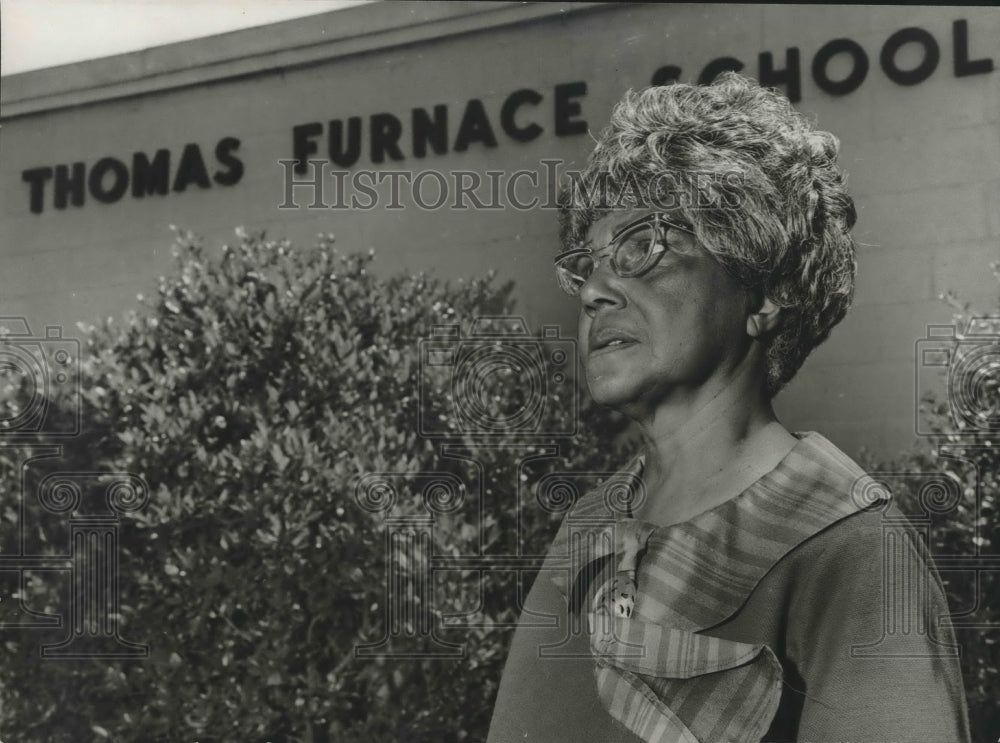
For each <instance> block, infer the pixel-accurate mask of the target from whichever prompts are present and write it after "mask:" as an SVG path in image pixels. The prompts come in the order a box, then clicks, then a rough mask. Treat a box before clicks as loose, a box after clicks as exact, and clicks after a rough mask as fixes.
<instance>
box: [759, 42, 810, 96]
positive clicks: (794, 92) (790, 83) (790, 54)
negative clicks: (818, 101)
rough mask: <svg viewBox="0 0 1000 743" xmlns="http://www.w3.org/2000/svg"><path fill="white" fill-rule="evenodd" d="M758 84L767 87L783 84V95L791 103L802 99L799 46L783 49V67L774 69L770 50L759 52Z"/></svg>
mask: <svg viewBox="0 0 1000 743" xmlns="http://www.w3.org/2000/svg"><path fill="white" fill-rule="evenodd" d="M758 69H759V70H760V74H759V76H758V77H759V79H760V84H761V85H765V86H767V87H769V88H772V87H773V88H776V87H778V86H779V85H784V86H785V95H787V96H788V100H790V101H791V102H792V103H798V102H799V101H801V100H802V71H801V69H800V67H799V48H798V47H796V46H791V47H788V48H787V49H786V50H785V67H784V69H781V70H776V69H774V56H773V55H772V54H771V52H761V53H760V56H759V57H758Z"/></svg>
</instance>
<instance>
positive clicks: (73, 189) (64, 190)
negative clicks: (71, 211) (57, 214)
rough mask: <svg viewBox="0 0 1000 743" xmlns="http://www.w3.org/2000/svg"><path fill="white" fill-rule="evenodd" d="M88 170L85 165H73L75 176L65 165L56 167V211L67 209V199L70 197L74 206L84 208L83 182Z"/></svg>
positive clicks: (54, 200)
mask: <svg viewBox="0 0 1000 743" xmlns="http://www.w3.org/2000/svg"><path fill="white" fill-rule="evenodd" d="M85 175H86V169H85V168H84V165H83V163H73V174H72V175H70V172H69V168H67V167H66V166H65V165H56V180H55V197H54V199H53V202H54V204H55V207H56V209H65V208H66V198H67V197H69V199H70V201H71V203H72V204H73V206H83V186H84V183H83V180H84V177H85Z"/></svg>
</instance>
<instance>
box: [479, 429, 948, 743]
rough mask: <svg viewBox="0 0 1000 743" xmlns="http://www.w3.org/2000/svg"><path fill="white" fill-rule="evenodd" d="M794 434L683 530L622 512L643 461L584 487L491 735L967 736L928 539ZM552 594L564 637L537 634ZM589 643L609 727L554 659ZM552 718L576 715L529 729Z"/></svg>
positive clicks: (938, 742)
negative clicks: (561, 684)
mask: <svg viewBox="0 0 1000 743" xmlns="http://www.w3.org/2000/svg"><path fill="white" fill-rule="evenodd" d="M798 436H799V442H798V443H797V444H796V446H795V447H793V449H792V450H791V452H789V454H788V455H787V456H786V457H785V458H784V459H783V460H782V461H781V462H780V463H779V464H778V466H777V467H776V468H775V469H774V470H772V471H771V472H769V473H768V474H766V475H765V476H763V477H762V478H761V479H760V480H758V481H757V482H756V483H754V484H753V485H752V486H751V487H750V488H748V489H747V490H746V491H744V492H743V493H742V494H740V495H739V496H737V497H736V498H733V499H731V500H729V501H726V502H725V503H723V504H721V505H719V506H716V507H715V508H712V509H710V510H708V511H705V512H703V513H701V514H699V515H698V516H695V517H694V518H692V519H691V520H689V521H687V522H684V523H681V524H676V525H672V526H668V527H660V526H656V525H654V524H652V523H649V522H644V521H642V520H639V519H634V518H631V517H630V516H629V515H627V514H628V513H629V511H628V508H627V506H628V504H629V503H630V502H631V501H632V499H633V498H634V497H635V496H636V494H637V493H641V487H642V485H641V474H642V468H643V458H642V456H638V457H636V458H634V459H633V460H632V461H631V462H630V463H629V464H628V465H627V466H626V467H625V468H624V469H623V470H622V471H620V472H618V473H617V474H615V475H614V476H612V477H610V478H609V479H608V480H607V481H605V482H604V484H603V485H601V486H599V487H598V488H596V489H594V490H592V491H590V492H588V493H586V494H585V495H583V496H582V497H581V498H580V499H579V500H578V501H577V503H576V504H575V505H574V506H573V507H572V509H571V510H570V511H569V512H568V513H567V515H566V517H565V518H564V520H563V523H562V525H561V526H560V529H559V531H558V533H557V535H556V537H555V539H554V541H553V543H552V546H551V548H550V550H549V553H548V555H547V557H546V560H545V563H544V565H543V568H542V571H541V572H540V573H539V578H538V580H537V581H536V585H535V588H534V589H533V591H532V593H533V596H535V597H536V600H535V601H534V605H533V600H532V597H529V600H528V603H527V605H526V607H525V614H524V615H522V625H524V626H523V627H520V628H519V629H518V633H517V635H516V636H515V640H514V644H513V646H512V649H511V654H510V658H509V660H508V665H507V668H506V669H505V673H504V679H503V682H502V684H501V689H500V692H499V695H498V700H497V705H496V708H495V710H494V718H493V724H492V725H491V729H490V738H489V740H490V741H491V743H492V742H494V741H505V740H518V741H523V740H538V741H544V742H545V743H556V742H557V741H560V740H566V741H570V740H572V741H587V740H595V741H597V740H599V741H601V743H604V742H605V741H610V740H621V741H636V740H642V741H647V742H648V743H653V742H654V741H663V742H664V743H666V742H670V743H675V742H676V743H722V742H728V741H733V742H740V743H743V742H747V743H750V742H753V743H757V742H759V741H761V740H767V741H796V740H798V741H805V740H810V741H812V740H815V741H831V742H832V741H842V742H844V743H846V741H854V740H857V741H864V742H865V743H878V742H880V741H886V742H888V741H897V740H898V741H903V740H907V741H912V740H920V741H925V742H926V743H962V742H963V741H967V740H968V723H967V721H966V712H965V705H964V696H963V691H962V684H961V674H960V671H959V669H958V663H957V649H956V647H955V644H954V639H953V637H952V633H951V631H950V629H949V628H948V627H947V625H946V624H944V623H942V622H941V621H940V620H942V619H946V617H947V606H946V604H945V602H944V596H943V591H942V589H941V586H940V582H939V579H938V577H937V574H936V573H935V571H934V569H933V566H932V565H931V564H930V561H929V559H928V558H927V557H926V550H925V540H923V539H922V538H921V535H920V533H919V532H918V531H916V530H914V529H913V528H912V527H911V526H910V525H909V523H908V522H907V520H906V519H905V517H902V515H901V514H900V513H899V511H898V510H897V509H896V508H895V506H894V505H892V504H891V502H890V499H889V497H888V494H887V493H886V492H885V491H884V489H882V488H880V487H879V486H878V484H877V483H876V482H874V481H873V480H872V479H871V478H869V477H868V476H867V475H865V473H864V472H863V471H862V470H861V469H860V468H859V467H858V466H857V465H856V464H855V463H854V462H853V461H852V460H851V459H850V458H849V457H847V456H846V455H845V454H843V452H841V451H840V450H839V449H837V448H836V447H835V446H834V445H833V444H831V443H830V442H829V441H827V440H826V439H825V438H823V437H822V436H819V435H818V434H804V435H798ZM546 583H547V584H548V585H549V586H553V585H554V586H555V588H556V589H557V590H558V593H559V594H560V595H561V596H562V597H564V600H565V603H564V604H563V606H562V608H561V611H554V612H553V613H555V614H556V616H557V617H558V619H559V622H560V623H561V625H562V626H561V628H560V629H557V630H555V631H553V630H552V629H551V628H550V629H548V630H539V629H535V630H533V629H532V627H541V626H542V625H544V622H541V621H539V617H541V616H542V615H543V614H545V613H547V612H549V611H552V610H553V609H555V608H556V607H555V606H554V604H553V603H552V602H551V600H550V601H548V602H546V601H538V600H537V596H539V595H544V594H545V593H546V591H547V590H548V589H546V587H545V584H546ZM549 593H550V594H551V592H549ZM885 597H888V600H885ZM546 603H547V604H548V605H547V606H544V607H543V606H540V605H539V604H546ZM526 619H527V620H528V621H526ZM574 625H576V626H577V627H578V629H579V630H580V631H579V637H578V638H577V639H576V640H574V639H573V634H574V633H573V626H574ZM555 638H559V639H557V640H556V639H555ZM580 638H586V640H585V644H582V643H581V640H580ZM553 640H555V641H553ZM582 648H586V649H587V653H588V655H589V663H590V665H591V668H592V674H593V677H592V681H591V682H590V683H591V685H592V686H591V690H590V691H589V692H588V693H589V694H590V695H591V697H590V698H592V699H593V700H594V701H595V702H597V703H599V705H600V707H601V708H602V710H603V714H605V715H606V716H608V717H609V718H610V720H609V721H608V723H606V724H604V725H603V726H602V725H600V724H595V723H597V722H598V721H599V717H598V715H597V713H596V712H595V711H594V709H593V708H594V707H595V705H594V704H590V705H589V707H588V706H587V705H582V704H581V698H580V697H581V694H580V691H579V689H582V688H584V686H585V685H582V684H581V683H580V682H579V679H578V680H576V681H575V682H574V681H572V680H571V679H569V674H570V673H571V671H570V669H572V668H574V667H575V668H577V669H579V668H580V665H579V662H578V663H577V664H576V665H575V666H574V665H573V664H572V663H565V662H564V663H563V664H562V665H561V666H560V664H559V659H560V658H562V659H564V660H565V659H567V658H568V657H569V656H572V655H574V654H575V655H576V656H577V658H576V660H577V661H580V660H581V659H580V657H579V656H580V655H581V653H580V650H581V649H582ZM532 655H534V658H533V659H532V658H531V656H532ZM532 660H533V661H534V663H533V664H532V663H531V661H532ZM544 663H549V665H550V666H551V668H547V669H546V670H545V672H544V673H542V672H541V667H540V665H539V664H544ZM532 665H533V667H532ZM553 669H560V670H553ZM532 674H537V675H539V677H544V678H545V679H547V680H546V682H545V684H544V688H537V689H536V688H533V682H532V680H531V676H532ZM560 676H565V677H566V678H567V679H569V683H568V685H569V686H570V687H574V688H576V689H577V691H575V692H574V698H573V699H571V700H568V707H569V708H573V707H574V705H577V709H578V710H579V711H578V713H577V714H575V715H570V716H568V717H566V718H561V717H560V714H559V713H558V711H552V710H553V704H556V705H558V704H559V701H558V700H559V692H558V689H557V688H553V683H552V682H553V679H559V678H560ZM574 684H575V686H574ZM532 705H536V707H537V709H536V710H535V711H534V712H532ZM546 710H549V711H546ZM548 714H551V715H552V717H553V718H554V719H564V721H563V722H562V724H560V725H558V726H555V725H549V724H547V722H546V720H544V719H542V720H539V719H537V718H538V716H540V715H548ZM533 716H534V719H533ZM587 719H589V720H590V722H589V723H586V724H583V723H582V722H581V723H580V724H579V725H578V724H577V722H576V721H577V720H579V721H583V720H587ZM574 725H577V727H576V729H574ZM599 730H600V731H601V732H598V731H599ZM591 736H597V737H591Z"/></svg>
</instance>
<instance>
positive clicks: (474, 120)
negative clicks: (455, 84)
mask: <svg viewBox="0 0 1000 743" xmlns="http://www.w3.org/2000/svg"><path fill="white" fill-rule="evenodd" d="M473 142H482V143H483V144H484V145H486V146H487V147H496V146H497V138H496V135H495V134H493V127H491V126H490V120H489V119H488V118H487V117H486V109H485V108H483V102H482V101H481V100H479V99H478V98H473V99H472V100H470V101H469V102H468V103H467V104H466V105H465V113H464V114H462V123H461V124H459V126H458V135H457V136H456V137H455V146H454V147H453V149H454V150H455V152H465V151H466V150H467V149H469V145H470V144H472V143H473Z"/></svg>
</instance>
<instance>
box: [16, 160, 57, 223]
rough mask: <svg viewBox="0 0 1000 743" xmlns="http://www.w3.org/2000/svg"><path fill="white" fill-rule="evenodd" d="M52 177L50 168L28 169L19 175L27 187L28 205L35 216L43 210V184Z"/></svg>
mask: <svg viewBox="0 0 1000 743" xmlns="http://www.w3.org/2000/svg"><path fill="white" fill-rule="evenodd" d="M51 177H52V168H30V169H28V170H25V171H23V172H22V173H21V180H22V181H24V182H25V183H28V184H30V185H29V189H30V190H29V191H28V205H29V206H30V208H31V211H32V212H34V213H35V214H41V213H42V209H44V208H45V182H46V181H47V180H48V179H49V178H51Z"/></svg>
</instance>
